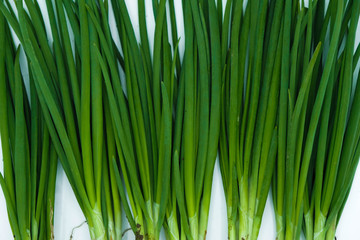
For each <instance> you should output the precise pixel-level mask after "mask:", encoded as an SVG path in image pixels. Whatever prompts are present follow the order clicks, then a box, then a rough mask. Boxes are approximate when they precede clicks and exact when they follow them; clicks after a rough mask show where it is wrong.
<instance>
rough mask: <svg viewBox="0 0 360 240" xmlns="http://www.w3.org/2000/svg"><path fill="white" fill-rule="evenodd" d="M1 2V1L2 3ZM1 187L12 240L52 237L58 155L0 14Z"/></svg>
mask: <svg viewBox="0 0 360 240" xmlns="http://www.w3.org/2000/svg"><path fill="white" fill-rule="evenodd" d="M1 4H2V3H1ZM0 47H1V49H2V51H1V53H0V91H1V93H0V116H1V119H0V133H1V142H2V152H3V161H4V169H3V170H4V172H3V173H4V174H3V175H2V174H0V185H1V188H2V191H3V193H4V196H5V200H6V207H7V212H8V217H9V222H10V227H11V230H12V232H13V236H14V238H15V239H54V226H53V223H54V200H55V181H56V171H57V163H58V161H57V158H58V157H57V154H56V151H55V147H54V144H53V142H52V141H51V139H50V135H49V130H48V128H47V126H46V124H45V120H44V115H43V113H42V111H41V108H40V107H39V106H38V104H39V99H38V97H37V94H36V90H35V85H34V74H33V72H32V71H29V78H30V81H29V83H30V84H28V85H27V86H30V87H29V88H28V89H27V90H29V95H30V98H29V97H28V95H27V91H26V88H25V78H24V77H23V75H22V73H21V71H24V68H25V66H20V49H21V47H20V46H18V47H16V46H15V43H14V40H13V37H12V35H11V32H10V28H9V26H8V24H6V22H5V18H4V16H3V15H2V14H0Z"/></svg>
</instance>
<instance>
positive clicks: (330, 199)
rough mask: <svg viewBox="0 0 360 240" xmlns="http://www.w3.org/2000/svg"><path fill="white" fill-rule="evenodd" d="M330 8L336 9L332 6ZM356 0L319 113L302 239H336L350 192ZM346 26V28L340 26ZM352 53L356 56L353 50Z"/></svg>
mask: <svg viewBox="0 0 360 240" xmlns="http://www.w3.org/2000/svg"><path fill="white" fill-rule="evenodd" d="M331 7H333V8H335V4H333V5H332V6H331ZM359 9H360V1H349V3H348V6H347V7H346V9H345V10H344V16H343V22H342V28H341V29H340V40H341V42H343V43H344V48H343V49H340V46H339V50H338V51H339V52H338V55H337V56H338V57H337V58H336V59H335V60H334V63H333V68H332V71H331V73H330V79H329V83H328V87H327V89H326V93H325V99H324V106H323V108H322V111H321V115H320V123H319V128H318V138H317V139H316V141H317V149H316V150H315V151H314V153H313V156H312V161H313V162H312V163H311V164H312V165H313V167H312V168H311V170H310V171H309V177H308V179H307V183H306V186H305V193H304V214H303V217H304V227H303V229H304V232H305V236H306V239H317V240H320V239H329V240H333V239H335V233H336V226H337V224H338V222H339V220H340V217H341V213H342V210H343V208H344V206H345V203H346V200H347V197H348V195H349V192H350V189H351V184H352V181H353V178H354V174H355V171H356V169H357V165H358V162H359V157H360V156H359V154H360V148H359V140H360V139H359V136H360V132H359V130H360V129H359V123H360V114H359V111H358V108H359V106H358V105H359V104H360V86H359V82H358V81H359V77H357V79H355V78H354V76H358V74H355V72H354V71H355V67H356V65H357V63H358V60H359V59H358V58H359V52H358V51H357V52H355V36H356V30H357V27H358V21H359V12H360V10H359ZM343 28H345V29H343ZM354 52H355V54H354Z"/></svg>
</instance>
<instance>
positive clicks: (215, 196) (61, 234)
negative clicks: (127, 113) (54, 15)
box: [0, 0, 360, 240]
mask: <svg viewBox="0 0 360 240" xmlns="http://www.w3.org/2000/svg"><path fill="white" fill-rule="evenodd" d="M44 2H45V1H44V0H39V3H40V5H41V6H42V7H43V6H44ZM126 2H127V5H128V8H129V13H130V16H131V17H132V19H133V21H134V28H135V30H136V34H137V36H138V35H139V34H138V30H137V27H138V21H137V1H135V0H127V1H126ZM146 4H151V0H146ZM175 5H176V11H177V12H178V14H177V17H178V19H177V20H178V24H180V25H179V29H178V31H179V36H180V37H182V36H183V32H184V31H183V26H182V24H181V22H182V20H181V16H182V13H181V7H180V1H175ZM146 9H147V16H151V17H148V20H150V21H153V17H152V12H151V11H152V10H151V8H150V7H147V8H146ZM111 16H112V15H110V18H111ZM113 27H114V25H112V29H114V28H113ZM148 28H149V30H148V31H149V34H150V36H153V34H154V23H153V22H150V23H149V24H148ZM359 40H360V28H359V27H358V32H357V41H356V42H357V43H358V42H359ZM152 44H153V40H152V37H150V46H151V45H152ZM183 48H184V38H183V37H182V39H181V40H180V50H181V49H182V50H183ZM181 55H182V53H181ZM0 169H1V172H2V169H3V162H2V152H1V149H0ZM359 201H360V168H358V170H357V173H356V176H355V178H354V183H353V187H352V190H351V193H350V196H349V199H348V202H347V205H346V207H345V209H344V212H343V215H342V218H341V221H340V223H339V226H338V229H337V233H336V236H337V239H338V240H356V239H359V238H360V237H359V236H360V228H359V226H358V223H359V220H360V204H359ZM123 219H124V221H125V219H126V218H125V216H124V217H123ZM84 221H85V218H84V216H83V214H82V212H81V210H80V208H79V206H78V204H77V202H76V199H75V196H74V195H73V193H72V190H71V187H70V184H69V182H68V180H67V178H66V176H65V173H64V172H63V170H62V168H61V166H60V164H59V168H58V172H57V180H56V199H55V239H57V240H69V239H70V235H71V232H72V229H73V228H75V227H77V226H79V225H81V224H82V223H83V222H84ZM125 228H127V226H124V229H125ZM0 239H1V240H10V239H13V238H12V233H11V229H10V225H9V223H8V218H7V212H6V205H5V199H4V196H3V193H2V191H0ZM73 239H74V240H88V239H90V236H89V232H88V228H87V226H86V224H83V225H82V226H81V227H80V228H77V229H75V230H74V233H73ZM124 239H128V240H132V239H134V235H133V234H132V233H131V232H128V233H127V234H126V235H125V237H124ZM207 239H208V240H225V239H227V217H226V205H225V197H224V190H223V186H222V180H221V175H220V168H219V163H218V161H217V162H216V165H215V170H214V178H213V186H212V197H211V205H210V215H209V223H208V234H207ZM269 239H275V217H274V212H273V208H272V200H271V198H270V197H269V198H268V200H267V203H266V207H265V212H264V217H263V221H262V225H261V229H260V235H259V240H269Z"/></svg>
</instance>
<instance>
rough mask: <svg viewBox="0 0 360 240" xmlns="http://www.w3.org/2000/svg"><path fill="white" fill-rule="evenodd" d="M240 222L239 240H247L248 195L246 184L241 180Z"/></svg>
mask: <svg viewBox="0 0 360 240" xmlns="http://www.w3.org/2000/svg"><path fill="white" fill-rule="evenodd" d="M240 192H241V193H242V194H241V195H240V221H239V233H240V239H247V238H248V236H249V231H248V230H249V223H250V221H249V220H250V219H249V216H248V211H247V210H248V206H249V202H248V194H247V183H246V182H245V181H244V180H243V178H241V181H240Z"/></svg>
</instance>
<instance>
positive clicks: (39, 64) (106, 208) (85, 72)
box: [0, 0, 121, 239]
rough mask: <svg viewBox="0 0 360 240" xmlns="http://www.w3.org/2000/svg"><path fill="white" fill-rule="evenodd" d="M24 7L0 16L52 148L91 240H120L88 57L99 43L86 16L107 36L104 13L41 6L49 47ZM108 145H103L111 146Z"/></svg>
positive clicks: (93, 67) (31, 6) (95, 70)
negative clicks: (20, 56) (15, 44)
mask: <svg viewBox="0 0 360 240" xmlns="http://www.w3.org/2000/svg"><path fill="white" fill-rule="evenodd" d="M25 3H26V8H27V11H25V9H24V6H23V1H21V0H19V1H16V2H15V4H16V10H17V15H15V13H14V9H13V8H12V7H11V5H10V3H9V2H8V1H7V2H6V4H4V3H1V4H0V8H1V12H2V13H3V14H4V16H5V17H6V19H7V21H8V23H9V24H10V25H11V27H12V29H13V30H14V32H15V33H16V35H17V37H18V38H19V40H20V42H21V44H22V45H23V47H24V50H25V53H26V55H27V58H28V61H29V66H30V67H29V69H30V72H31V73H32V74H33V79H34V86H35V87H34V90H33V91H34V92H35V89H36V93H37V94H36V95H37V97H38V98H39V103H40V105H41V109H42V113H43V115H44V119H45V122H46V126H47V128H48V129H49V134H50V136H51V140H52V142H53V145H54V148H55V149H56V152H57V154H58V156H59V159H60V161H61V163H62V166H63V168H64V170H65V173H66V175H67V177H68V179H69V182H70V184H71V186H72V188H73V191H74V193H75V196H76V198H77V200H78V203H79V205H80V207H81V209H82V211H83V213H84V215H85V217H86V220H87V223H88V225H89V229H90V235H91V237H92V239H115V238H116V239H120V238H121V205H120V197H119V192H118V189H117V187H116V180H115V171H114V169H113V164H112V162H111V161H110V162H108V160H111V159H113V157H114V155H113V152H111V151H112V150H113V149H111V143H109V144H107V145H106V144H105V135H104V115H105V114H104V112H106V102H105V103H104V102H103V97H102V96H103V89H102V86H103V79H102V78H101V69H100V63H99V61H98V58H97V52H96V46H99V36H98V34H97V32H96V30H95V27H94V24H93V23H92V21H91V20H90V16H89V14H88V12H87V9H93V10H94V11H95V13H96V17H97V19H100V21H101V22H102V24H103V27H104V29H108V28H109V27H108V26H109V25H108V20H107V18H108V15H107V14H108V10H107V5H106V4H105V2H103V1H99V2H96V3H95V2H94V1H87V2H85V1H84V0H83V1H78V2H72V1H70V0H64V1H55V2H54V3H53V2H52V1H50V0H47V1H46V7H47V9H46V10H47V13H48V18H49V20H50V27H51V32H50V35H51V40H52V43H51V45H49V42H48V40H50V39H49V38H48V36H47V32H46V28H45V22H44V16H43V15H42V14H41V11H40V8H39V5H38V3H37V2H36V1H30V0H27V1H25ZM53 4H55V6H54V5H53ZM64 9H65V10H66V13H65V12H64ZM66 17H67V18H68V20H69V23H70V26H71V30H72V31H73V33H74V43H73V42H72V41H71V40H70V36H69V29H68V25H67V18H66ZM72 44H74V47H73V46H72ZM63 49H64V51H63ZM34 94H35V93H34ZM32 107H33V106H32ZM105 120H107V119H105ZM110 121H111V120H110ZM109 138H110V139H106V140H107V141H111V140H112V139H111V137H109ZM115 157H116V156H115ZM109 172H110V174H109ZM25 176H26V175H25ZM52 190H54V189H53V188H52ZM31 231H32V230H31Z"/></svg>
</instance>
